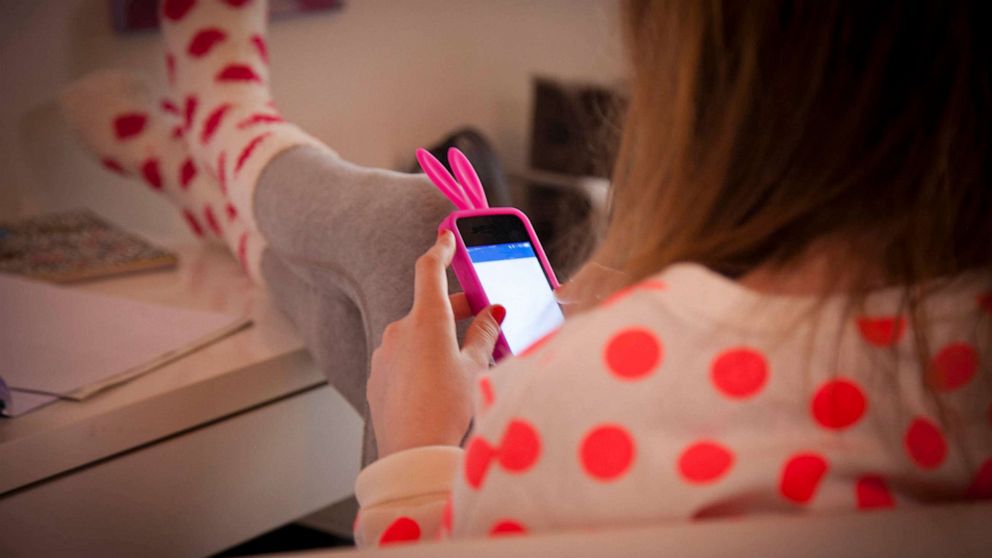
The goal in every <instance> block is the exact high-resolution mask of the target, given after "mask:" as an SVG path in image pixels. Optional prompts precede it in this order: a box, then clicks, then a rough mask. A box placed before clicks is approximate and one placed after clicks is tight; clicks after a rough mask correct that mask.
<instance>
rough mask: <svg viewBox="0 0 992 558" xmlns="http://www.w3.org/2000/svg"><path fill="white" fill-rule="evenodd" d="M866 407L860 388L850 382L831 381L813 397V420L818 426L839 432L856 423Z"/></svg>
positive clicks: (821, 387)
mask: <svg viewBox="0 0 992 558" xmlns="http://www.w3.org/2000/svg"><path fill="white" fill-rule="evenodd" d="M867 406H868V403H867V401H866V400H865V396H864V394H863V393H862V392H861V388H859V387H858V386H857V384H855V383H854V382H851V381H850V380H831V381H829V382H827V383H825V384H823V385H822V386H820V389H818V390H817V391H816V395H814V396H813V403H812V412H813V418H815V419H816V422H818V423H820V426H823V427H824V428H831V429H834V430H840V429H843V428H847V427H849V426H851V425H853V424H854V423H856V422H858V420H860V419H861V417H862V416H863V415H864V414H865V408H866V407H867Z"/></svg>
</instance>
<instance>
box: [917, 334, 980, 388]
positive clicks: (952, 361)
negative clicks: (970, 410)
mask: <svg viewBox="0 0 992 558" xmlns="http://www.w3.org/2000/svg"><path fill="white" fill-rule="evenodd" d="M977 371H978V351H976V350H975V348H974V347H972V346H971V345H969V344H967V343H951V344H950V345H947V346H946V347H944V348H943V349H941V350H940V352H939V353H937V356H935V357H934V358H933V363H932V364H931V366H930V375H929V381H930V385H931V386H933V388H934V389H938V390H941V391H950V390H952V389H957V388H959V387H961V386H963V385H965V384H967V383H968V382H970V381H971V379H972V378H973V377H974V376H975V372H977Z"/></svg>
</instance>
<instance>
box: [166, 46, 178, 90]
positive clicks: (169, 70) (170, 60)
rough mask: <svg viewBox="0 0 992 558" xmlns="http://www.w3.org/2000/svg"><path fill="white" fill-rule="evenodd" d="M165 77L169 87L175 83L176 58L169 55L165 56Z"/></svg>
mask: <svg viewBox="0 0 992 558" xmlns="http://www.w3.org/2000/svg"><path fill="white" fill-rule="evenodd" d="M165 75H166V76H167V77H168V79H169V85H175V83H176V57H175V56H173V55H172V54H171V53H166V55H165Z"/></svg>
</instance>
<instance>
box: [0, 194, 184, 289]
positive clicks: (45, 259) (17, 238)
mask: <svg viewBox="0 0 992 558" xmlns="http://www.w3.org/2000/svg"><path fill="white" fill-rule="evenodd" d="M176 262H177V260H176V256H175V254H173V253H171V252H168V251H166V250H163V249H161V248H158V247H156V246H152V245H151V244H149V243H148V242H147V241H145V240H143V239H141V238H139V237H137V236H135V235H133V234H130V233H127V232H125V231H123V230H121V229H119V228H117V227H114V226H113V225H111V224H109V223H107V222H106V221H104V220H103V219H101V218H100V217H98V216H96V215H95V214H93V213H91V212H89V211H85V210H83V211H71V212H66V213H57V214H51V215H42V216H40V217H33V218H30V219H25V220H21V221H16V222H10V223H0V273H14V274H18V275H24V276H27V277H31V278H34V279H42V280H46V281H52V282H55V283H72V282H75V281H83V280H87V279H97V278H101V277H107V276H111V275H118V274H122V273H131V272H135V271H147V270H152V269H168V268H173V267H175V266H176Z"/></svg>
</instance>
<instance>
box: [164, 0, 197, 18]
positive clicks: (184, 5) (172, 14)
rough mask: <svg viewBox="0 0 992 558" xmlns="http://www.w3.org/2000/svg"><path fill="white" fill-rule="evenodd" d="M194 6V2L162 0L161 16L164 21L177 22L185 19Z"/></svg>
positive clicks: (191, 0) (187, 0)
mask: <svg viewBox="0 0 992 558" xmlns="http://www.w3.org/2000/svg"><path fill="white" fill-rule="evenodd" d="M194 4H196V0H164V1H163V2H162V15H163V16H165V17H166V19H171V20H172V21H179V20H180V19H182V18H184V17H186V14H188V13H189V11H190V10H191V9H192V8H193V5H194Z"/></svg>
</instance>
